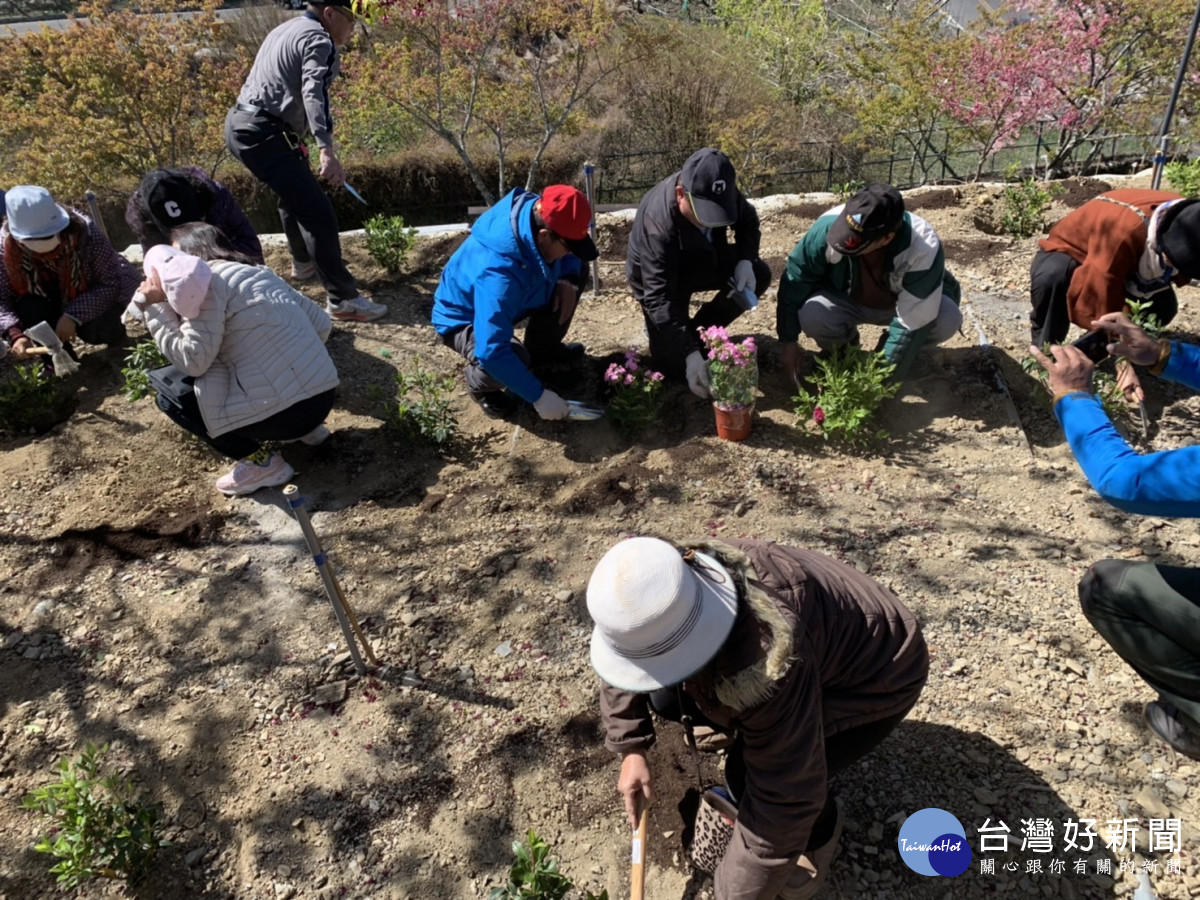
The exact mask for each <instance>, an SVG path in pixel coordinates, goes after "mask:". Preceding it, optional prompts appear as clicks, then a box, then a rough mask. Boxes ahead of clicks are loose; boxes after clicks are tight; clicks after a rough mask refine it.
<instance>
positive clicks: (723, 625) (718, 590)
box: [587, 537, 737, 692]
mask: <svg viewBox="0 0 1200 900" xmlns="http://www.w3.org/2000/svg"><path fill="white" fill-rule="evenodd" d="M695 561H696V565H688V563H686V562H684V560H683V557H682V555H681V554H680V552H679V550H678V549H676V548H675V547H673V546H671V545H670V544H668V543H667V542H666V541H661V540H659V539H658V538H648V537H637V538H630V539H629V540H627V541H622V542H621V543H619V544H617V545H616V546H615V547H613V548H612V549H611V550H609V551H608V552H607V553H606V554H604V557H603V558H602V559H601V560H600V562H599V563H597V564H596V568H595V570H594V571H593V572H592V578H591V581H589V582H588V589H587V606H588V613H589V614H590V615H591V617H592V620H593V621H594V622H595V623H596V627H595V629H593V631H592V667H593V668H594V669H595V670H596V672H597V673H598V674H599V675H600V677H601V678H603V679H604V680H605V681H606V682H607V683H608V684H611V685H612V686H613V687H615V688H620V689H621V690H626V691H638V692H646V691H654V690H658V689H659V688H663V687H668V686H670V685H673V684H679V683H680V682H682V681H683V680H685V679H686V678H688V676H690V675H694V674H695V673H696V672H698V671H699V670H700V669H702V668H703V667H704V666H705V664H706V663H707V662H708V661H709V660H710V659H712V658H713V657H714V656H715V655H716V653H717V651H718V650H720V649H721V645H722V644H723V643H725V639H726V638H727V637H729V632H730V630H731V629H732V628H733V621H734V619H735V618H736V617H737V589H736V588H735V587H734V584H733V577H732V576H731V575H730V574H729V572H728V571H726V570H725V568H724V567H723V566H722V565H721V564H720V563H718V562H717V561H716V560H715V559H713V558H712V557H711V556H708V555H706V554H704V553H696V554H695Z"/></svg>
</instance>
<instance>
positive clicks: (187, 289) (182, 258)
mask: <svg viewBox="0 0 1200 900" xmlns="http://www.w3.org/2000/svg"><path fill="white" fill-rule="evenodd" d="M142 270H143V271H144V272H145V273H146V277H147V278H149V277H150V273H151V272H156V273H158V280H159V281H161V282H162V286H163V291H164V292H165V293H166V295H167V303H169V304H171V309H173V310H175V312H177V313H178V314H179V315H181V316H183V318H185V319H194V318H196V316H197V315H198V314H199V313H200V306H201V304H203V303H204V298H205V297H207V296H208V285H209V283H210V282H211V281H212V269H210V268H209V267H208V263H206V262H205V261H204V260H202V259H201V258H200V257H198V256H188V254H186V253H180V252H179V251H178V250H176V249H175V248H174V247H171V246H169V245H168V244H158V245H157V246H154V247H151V248H150V249H149V250H147V251H146V259H145V262H143V264H142Z"/></svg>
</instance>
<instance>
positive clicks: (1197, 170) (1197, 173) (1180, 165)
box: [1163, 159, 1200, 197]
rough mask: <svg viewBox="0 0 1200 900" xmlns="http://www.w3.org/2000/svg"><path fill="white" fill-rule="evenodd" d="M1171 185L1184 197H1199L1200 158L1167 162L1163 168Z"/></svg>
mask: <svg viewBox="0 0 1200 900" xmlns="http://www.w3.org/2000/svg"><path fill="white" fill-rule="evenodd" d="M1163 171H1164V173H1165V174H1166V176H1167V181H1168V182H1170V184H1171V187H1173V188H1174V189H1175V190H1176V191H1178V192H1179V193H1181V194H1183V196H1185V197H1200V159H1189V160H1188V161H1187V162H1180V161H1178V160H1176V161H1175V162H1169V163H1167V165H1166V168H1165V169H1164V170H1163Z"/></svg>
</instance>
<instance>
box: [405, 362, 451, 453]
mask: <svg viewBox="0 0 1200 900" xmlns="http://www.w3.org/2000/svg"><path fill="white" fill-rule="evenodd" d="M453 390H454V376H453V375H438V374H437V373H436V372H431V371H430V370H429V369H426V368H424V367H423V366H422V365H421V360H420V358H419V357H418V358H417V359H415V360H414V361H413V365H412V369H411V370H410V371H408V372H397V373H396V404H395V410H394V413H393V419H394V421H395V423H396V425H398V426H399V427H400V428H401V429H402V430H403V431H405V432H406V433H407V434H409V435H410V436H411V437H421V438H424V439H426V440H429V441H432V442H433V443H435V444H437V445H438V446H441V445H442V444H445V443H448V442H449V441H450V440H451V439H452V438H453V437H454V435H455V433H456V432H457V431H458V419H457V417H456V416H455V415H454V407H453V406H452V404H451V400H450V394H451V392H453Z"/></svg>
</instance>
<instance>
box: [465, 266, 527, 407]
mask: <svg viewBox="0 0 1200 900" xmlns="http://www.w3.org/2000/svg"><path fill="white" fill-rule="evenodd" d="M520 290H521V288H520V285H517V284H515V283H514V281H513V278H512V274H511V273H510V272H508V271H506V270H505V269H503V268H496V267H488V268H487V269H485V270H484V272H483V274H482V275H480V276H479V278H478V280H477V281H476V282H475V323H474V324H475V358H476V359H477V360H479V364H480V365H481V366H483V370H484V371H485V372H487V373H488V374H489V375H491V376H492V377H493V378H495V379H496V380H497V381H499V382H500V383H501V384H503V385H504V386H505V387H506V388H508V389H509V390H510V391H512V392H513V393H514V394H516V395H517V396H518V397H520V398H521V399H522V400H525V401H527V402H529V403H534V402H536V401H537V399H538V398H539V397H541V396H542V383H541V382H540V381H538V380H537V378H536V377H535V376H534V374H533V373H532V372H530V371H529V369H528V367H526V365H525V363H523V362H521V359H520V357H518V356H517V354H516V353H514V352H513V348H512V337H513V323H514V316H513V315H512V313H511V312H510V311H509V310H507V309H505V306H504V301H505V299H506V298H507V297H509V296H512V295H514V294H515V293H516V292H519V291H520Z"/></svg>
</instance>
